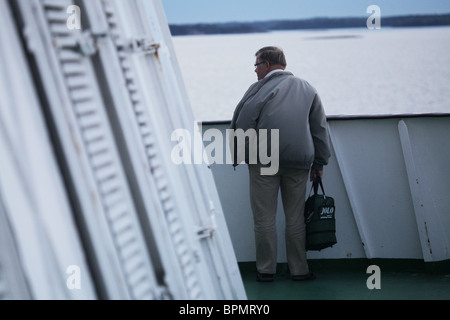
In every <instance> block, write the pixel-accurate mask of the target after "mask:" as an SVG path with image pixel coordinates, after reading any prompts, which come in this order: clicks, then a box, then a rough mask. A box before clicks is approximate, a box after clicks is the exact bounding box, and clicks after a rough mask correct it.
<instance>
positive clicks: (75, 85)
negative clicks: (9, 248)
mask: <svg viewBox="0 0 450 320" xmlns="http://www.w3.org/2000/svg"><path fill="white" fill-rule="evenodd" d="M70 4H71V3H70V2H69V1H64V0H60V1H55V0H53V1H43V2H42V6H41V3H40V2H38V1H32V2H31V6H30V1H21V2H20V5H21V10H22V13H23V15H24V21H26V23H27V26H26V31H27V32H28V34H27V36H28V37H29V38H28V39H30V44H29V45H30V48H32V49H33V54H34V56H35V59H36V62H37V65H38V68H39V76H40V77H41V78H42V79H43V86H44V90H45V94H46V97H47V99H48V101H49V110H50V112H51V115H52V119H53V121H54V122H55V125H56V130H57V132H58V139H59V141H61V146H62V150H61V151H62V152H63V154H64V156H65V161H67V166H68V170H69V171H70V173H69V174H70V178H71V179H72V181H73V183H74V187H75V194H71V196H72V197H73V198H74V199H76V201H79V205H80V208H81V211H80V212H77V214H78V215H80V216H79V219H82V220H83V221H84V223H85V226H86V227H87V230H85V231H87V234H88V237H87V238H86V239H85V241H86V242H87V243H88V246H92V248H93V252H94V254H95V258H94V260H93V261H92V263H94V264H98V267H95V268H96V270H99V271H98V274H96V276H97V277H98V281H99V283H101V286H104V288H105V290H106V291H105V292H103V294H105V295H106V297H107V298H112V299H117V298H132V299H145V298H154V297H155V295H156V296H158V295H159V293H158V291H159V290H158V289H157V284H156V280H155V278H154V275H153V269H152V268H151V265H150V257H149V256H148V252H147V247H146V245H145V242H144V236H143V234H142V230H141V229H140V226H139V221H138V219H137V216H136V211H135V207H134V203H133V201H132V197H131V195H130V190H129V189H128V184H127V181H126V177H125V174H124V172H123V168H122V164H121V161H120V158H119V156H118V151H117V148H116V146H115V141H114V137H113V134H112V131H111V127H110V124H109V120H108V117H107V115H106V113H105V105H104V103H103V101H102V98H101V96H100V90H99V89H98V85H97V82H96V78H95V75H94V73H93V70H92V65H91V63H90V60H89V57H86V56H83V55H82V54H81V52H80V51H79V48H80V47H79V46H83V45H84V43H83V41H85V40H86V37H82V36H81V32H80V31H78V30H70V31H67V32H62V30H64V26H63V25H65V23H66V20H67V18H68V15H67V14H66V9H67V7H68V6H69V5H70ZM30 7H32V8H30ZM30 9H33V10H30ZM33 32H38V34H37V35H34V34H33ZM80 41H81V42H80ZM74 52H79V54H73V53H74ZM83 234H86V232H83ZM97 268H98V269H97ZM102 290H103V289H102Z"/></svg>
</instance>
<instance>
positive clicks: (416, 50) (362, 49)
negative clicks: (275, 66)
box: [173, 27, 450, 121]
mask: <svg viewBox="0 0 450 320" xmlns="http://www.w3.org/2000/svg"><path fill="white" fill-rule="evenodd" d="M173 42H174V46H175V51H176V54H177V58H178V61H179V64H180V67H181V71H182V75H183V78H184V80H185V84H186V89H187V91H188V95H189V98H190V102H191V106H192V108H193V111H194V115H195V117H196V119H197V120H205V121H209V120H230V119H231V117H232V115H233V111H234V108H235V107H236V105H237V103H238V102H239V100H240V99H241V97H242V95H243V94H244V92H245V91H246V90H247V89H248V87H249V86H250V85H251V84H252V83H253V82H255V81H256V80H257V79H256V73H255V72H254V67H253V64H254V63H255V57H254V54H255V52H256V51H257V50H258V49H259V48H261V47H263V46H267V45H276V46H279V47H281V48H283V50H284V51H285V54H286V59H287V63H288V66H287V68H286V70H287V71H291V72H292V73H294V75H296V76H298V77H301V78H303V79H305V80H307V81H308V82H309V83H311V84H312V85H313V86H314V87H315V88H316V89H317V90H318V92H319V94H320V96H321V98H322V101H323V104H324V107H325V112H326V113H327V115H373V114H404V113H406V114H411V113H434V112H437V113H440V112H445V113H449V112H450V27H435V28H401V29H391V28H381V29H380V30H369V29H335V30H320V31H282V32H271V33H264V34H243V35H214V36H180V37H174V38H173Z"/></svg>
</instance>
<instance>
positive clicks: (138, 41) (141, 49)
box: [127, 38, 161, 54]
mask: <svg viewBox="0 0 450 320" xmlns="http://www.w3.org/2000/svg"><path fill="white" fill-rule="evenodd" d="M127 43H128V46H127V47H128V50H129V51H130V52H132V53H144V54H155V53H157V51H158V49H159V48H160V47H161V46H160V45H159V44H157V43H154V42H152V41H150V40H149V39H147V38H135V39H129V40H128V41H127Z"/></svg>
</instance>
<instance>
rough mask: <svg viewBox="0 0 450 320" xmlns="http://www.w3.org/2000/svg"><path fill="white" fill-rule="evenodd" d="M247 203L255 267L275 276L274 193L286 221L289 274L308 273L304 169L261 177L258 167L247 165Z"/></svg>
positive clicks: (283, 171) (281, 170)
mask: <svg viewBox="0 0 450 320" xmlns="http://www.w3.org/2000/svg"><path fill="white" fill-rule="evenodd" d="M248 168H249V176H250V201H251V207H252V211H253V220H254V227H255V244H256V268H257V270H258V271H259V272H260V273H270V274H275V273H276V265H277V228H276V213H277V200H278V191H279V190H280V191H281V200H282V203H283V209H284V214H285V219H286V230H285V239H286V255H287V261H288V266H289V270H290V273H291V275H304V274H307V273H308V272H309V268H308V263H307V261H306V250H305V234H306V233H305V221H304V207H305V194H306V183H307V181H308V176H309V175H308V173H309V171H308V170H302V169H293V168H283V167H281V168H279V170H278V173H277V174H275V175H271V176H269V175H261V174H260V168H261V166H260V165H248Z"/></svg>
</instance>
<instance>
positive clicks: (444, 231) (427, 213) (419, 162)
mask: <svg viewBox="0 0 450 320" xmlns="http://www.w3.org/2000/svg"><path fill="white" fill-rule="evenodd" d="M398 129H399V132H400V137H401V142H402V148H403V155H404V157H405V162H406V168H407V172H408V178H409V187H410V190H411V195H412V198H413V204H414V212H415V214H416V220H417V226H418V230H419V235H420V239H421V246H422V251H423V255H424V257H425V261H441V260H446V259H450V250H449V249H450V215H449V214H448V208H450V197H449V191H450V179H449V177H450V168H449V166H448V164H449V163H450V144H449V143H448V137H449V136H450V126H449V125H448V118H429V119H405V120H402V121H400V123H399V128H398Z"/></svg>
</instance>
